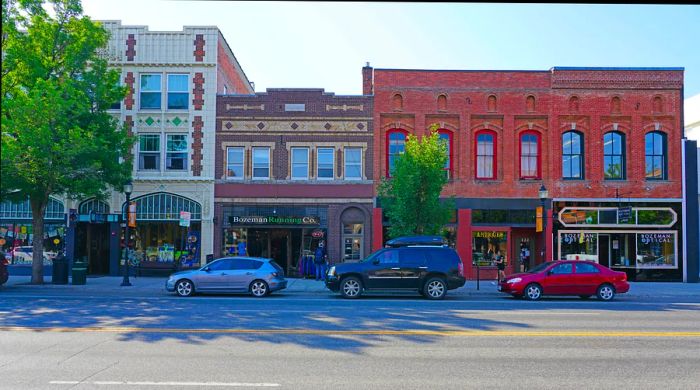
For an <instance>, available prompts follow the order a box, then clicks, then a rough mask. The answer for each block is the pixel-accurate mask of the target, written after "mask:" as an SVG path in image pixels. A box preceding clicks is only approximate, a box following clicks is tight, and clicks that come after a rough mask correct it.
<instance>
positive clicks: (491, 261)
mask: <svg viewBox="0 0 700 390" xmlns="http://www.w3.org/2000/svg"><path fill="white" fill-rule="evenodd" d="M498 253H500V254H501V256H503V260H504V262H505V263H506V264H508V233H507V232H500V231H473V232H472V264H473V265H475V266H476V265H478V266H480V267H484V266H495V265H496V255H497V254H498Z"/></svg>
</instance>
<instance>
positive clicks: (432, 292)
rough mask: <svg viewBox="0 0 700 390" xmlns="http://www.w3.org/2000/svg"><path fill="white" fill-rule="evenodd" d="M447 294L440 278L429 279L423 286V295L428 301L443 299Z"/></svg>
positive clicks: (443, 281) (445, 285) (445, 284)
mask: <svg viewBox="0 0 700 390" xmlns="http://www.w3.org/2000/svg"><path fill="white" fill-rule="evenodd" d="M445 294H447V283H445V280H444V279H442V278H430V279H428V281H427V282H426V283H425V285H424V286H423V295H425V297H426V298H428V299H443V298H445Z"/></svg>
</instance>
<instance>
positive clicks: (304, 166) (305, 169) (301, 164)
mask: <svg viewBox="0 0 700 390" xmlns="http://www.w3.org/2000/svg"><path fill="white" fill-rule="evenodd" d="M308 179H309V148H292V180H308Z"/></svg>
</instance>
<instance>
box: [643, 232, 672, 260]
mask: <svg viewBox="0 0 700 390" xmlns="http://www.w3.org/2000/svg"><path fill="white" fill-rule="evenodd" d="M675 238H676V237H675V233H639V234H637V268H677V267H678V264H677V263H676V256H675Z"/></svg>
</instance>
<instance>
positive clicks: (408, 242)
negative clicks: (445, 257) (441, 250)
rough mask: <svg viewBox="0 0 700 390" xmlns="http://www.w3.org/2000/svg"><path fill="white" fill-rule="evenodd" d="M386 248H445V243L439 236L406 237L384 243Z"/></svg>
mask: <svg viewBox="0 0 700 390" xmlns="http://www.w3.org/2000/svg"><path fill="white" fill-rule="evenodd" d="M386 246H387V247H392V248H398V247H402V246H447V242H445V239H444V238H442V237H441V236H406V237H397V238H394V239H392V240H389V241H387V242H386Z"/></svg>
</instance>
